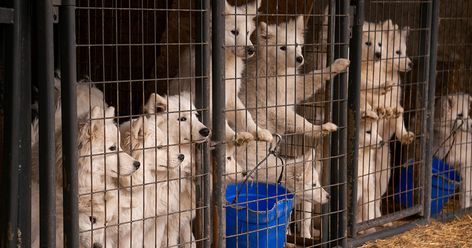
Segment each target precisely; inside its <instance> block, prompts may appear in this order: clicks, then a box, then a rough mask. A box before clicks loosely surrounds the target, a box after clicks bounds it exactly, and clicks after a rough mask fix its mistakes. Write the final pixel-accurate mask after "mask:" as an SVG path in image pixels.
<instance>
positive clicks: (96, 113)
mask: <svg viewBox="0 0 472 248" xmlns="http://www.w3.org/2000/svg"><path fill="white" fill-rule="evenodd" d="M113 111H114V109H113ZM105 116H106V115H105ZM90 118H91V121H90V129H89V135H91V136H92V135H93V134H94V133H95V132H96V131H97V130H99V129H100V126H102V125H103V108H101V107H100V106H95V107H93V109H92V112H90Z"/></svg>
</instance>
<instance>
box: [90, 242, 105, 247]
mask: <svg viewBox="0 0 472 248" xmlns="http://www.w3.org/2000/svg"><path fill="white" fill-rule="evenodd" d="M92 247H93V248H102V247H103V245H102V244H100V243H97V242H95V243H93V245H92Z"/></svg>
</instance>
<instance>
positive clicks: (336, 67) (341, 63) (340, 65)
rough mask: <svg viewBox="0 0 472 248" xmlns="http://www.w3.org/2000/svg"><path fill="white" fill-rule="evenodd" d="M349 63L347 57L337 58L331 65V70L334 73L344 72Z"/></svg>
mask: <svg viewBox="0 0 472 248" xmlns="http://www.w3.org/2000/svg"><path fill="white" fill-rule="evenodd" d="M350 63H351V62H350V61H349V59H337V60H335V61H334V63H333V64H332V65H331V70H332V71H333V72H335V73H341V72H345V71H346V70H347V68H348V67H349V64H350Z"/></svg>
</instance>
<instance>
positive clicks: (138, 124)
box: [131, 117, 145, 139]
mask: <svg viewBox="0 0 472 248" xmlns="http://www.w3.org/2000/svg"><path fill="white" fill-rule="evenodd" d="M144 118H145V117H144ZM142 129H143V117H139V118H138V119H136V120H135V121H133V123H132V124H131V136H132V137H133V138H135V139H138V138H139V134H140V132H141V133H142Z"/></svg>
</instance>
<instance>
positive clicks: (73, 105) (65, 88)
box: [59, 0, 79, 248]
mask: <svg viewBox="0 0 472 248" xmlns="http://www.w3.org/2000/svg"><path fill="white" fill-rule="evenodd" d="M59 11H60V12H59V27H60V31H59V40H60V53H61V94H62V97H61V101H62V154H63V155H62V158H63V165H64V166H63V172H62V173H63V175H64V176H63V186H64V191H63V196H64V197H63V199H64V202H63V208H64V222H63V223H64V247H70V248H73V247H79V237H78V235H77V234H78V233H79V225H78V216H79V214H78V205H79V204H78V184H77V97H76V78H77V76H76V74H77V72H76V57H75V0H63V1H62V5H61V7H60V9H59Z"/></svg>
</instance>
